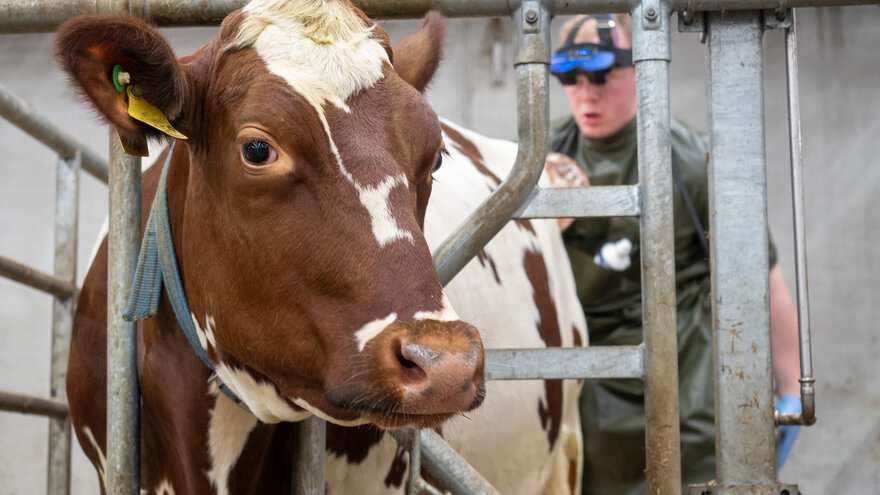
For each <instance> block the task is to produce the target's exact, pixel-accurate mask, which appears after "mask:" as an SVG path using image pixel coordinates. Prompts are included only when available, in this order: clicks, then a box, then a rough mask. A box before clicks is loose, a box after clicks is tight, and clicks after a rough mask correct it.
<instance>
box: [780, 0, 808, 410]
mask: <svg viewBox="0 0 880 495" xmlns="http://www.w3.org/2000/svg"><path fill="white" fill-rule="evenodd" d="M796 25H797V19H795V16H794V9H792V10H791V27H790V28H788V29H786V30H785V55H786V57H785V66H786V78H787V81H788V124H789V129H790V130H789V135H788V138H789V144H790V146H791V197H792V200H793V202H794V209H793V216H794V264H795V285H796V287H797V312H798V336H799V337H800V344H801V345H800V357H801V378H800V382H801V405H802V408H801V417H802V418H803V424H807V425H811V424H813V423H814V422H815V421H816V402H815V390H814V388H813V383H814V382H815V381H816V380H815V379H814V378H813V351H812V344H811V340H810V292H809V288H808V286H807V234H806V228H805V226H804V224H805V223H806V220H805V219H804V210H805V208H804V178H803V167H804V161H803V155H802V153H801V107H800V90H799V88H798V62H797V54H798V48H797V33H796V32H795V26H796Z"/></svg>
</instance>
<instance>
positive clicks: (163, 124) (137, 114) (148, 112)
mask: <svg viewBox="0 0 880 495" xmlns="http://www.w3.org/2000/svg"><path fill="white" fill-rule="evenodd" d="M125 93H126V94H127V95H128V115H130V116H131V118H133V119H135V120H140V121H141V122H143V123H144V124H147V125H149V126H152V127H155V128H156V129H159V130H160V131H162V132H164V133H165V134H168V135H169V136H171V137H175V138H177V139H186V136H184V135H183V134H181V133H180V131H178V130H177V129H175V128H174V127H172V125H171V123H170V122H168V119H167V118H165V114H163V113H162V111H161V110H159V109H158V108H156V107H154V106H153V105H150V104H149V103H148V102H147V100H145V99H143V98H140V97H137V96H135V95H134V94H132V92H131V86H129V87H127V88H125Z"/></svg>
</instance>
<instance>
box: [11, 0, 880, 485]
mask: <svg viewBox="0 0 880 495" xmlns="http://www.w3.org/2000/svg"><path fill="white" fill-rule="evenodd" d="M244 3H245V2H244V0H224V1H214V2H210V3H207V4H206V3H204V2H196V1H181V0H161V1H160V0H128V1H125V0H98V1H95V0H91V1H86V0H76V1H65V2H61V1H54V0H46V1H42V2H39V3H37V4H36V5H35V4H34V2H28V1H24V0H2V2H0V13H2V15H0V33H12V32H38V31H52V30H54V29H55V28H56V27H57V26H58V25H59V24H60V23H61V22H63V21H64V20H66V19H68V18H70V17H73V16H75V15H78V14H85V13H95V12H129V13H132V14H134V15H137V16H139V17H144V18H147V19H149V20H151V21H153V22H155V23H157V24H159V25H162V26H173V25H178V26H179V25H213V24H217V21H218V20H219V19H222V18H223V17H224V16H225V15H226V14H227V13H229V12H230V11H232V10H235V9H236V8H239V7H241V6H242V5H243V4H244ZM354 3H355V4H357V5H358V6H359V7H360V8H362V9H363V10H364V11H365V12H366V13H367V15H369V16H371V17H375V18H417V17H421V16H423V15H424V14H425V13H426V12H428V11H429V10H439V11H440V12H442V13H443V14H444V15H446V16H447V17H479V16H509V17H511V19H512V20H513V26H514V39H515V46H514V65H515V67H516V84H517V99H518V139H519V143H520V151H519V154H518V155H517V160H516V165H515V167H514V169H513V171H512V172H511V173H510V175H509V176H508V177H507V178H506V179H505V181H504V183H503V184H502V186H501V188H500V189H499V190H498V191H496V193H494V194H493V195H492V196H491V197H489V198H488V199H487V200H486V201H485V202H484V204H483V205H482V206H481V208H480V209H479V210H477V211H475V212H473V213H472V214H471V215H470V216H469V217H468V219H467V220H466V221H465V222H464V224H463V225H462V226H461V227H460V228H459V230H458V231H457V232H456V233H455V234H453V236H451V237H450V238H449V239H447V240H446V241H445V242H444V243H443V244H442V245H441V246H440V247H439V248H438V249H437V251H436V252H435V254H434V258H435V262H436V264H437V269H438V273H439V274H440V278H441V281H442V282H443V283H446V282H448V281H449V280H451V279H452V278H453V277H454V276H455V274H456V273H457V272H458V271H459V270H460V269H461V268H462V267H463V266H464V265H465V264H466V263H467V261H468V260H469V259H470V258H471V257H473V256H474V255H475V254H476V253H477V252H478V251H479V250H480V249H481V248H482V247H483V246H484V245H485V244H486V243H487V242H488V241H489V240H490V239H491V238H492V237H493V236H494V235H495V234H496V233H497V232H498V231H499V230H500V229H501V228H502V227H503V225H504V224H505V223H506V222H507V221H508V220H509V219H511V218H552V217H592V216H596V217H599V216H638V217H639V218H640V225H641V238H642V240H643V243H642V250H641V252H642V258H641V263H642V278H643V289H642V290H643V314H644V328H645V335H644V343H643V344H642V345H639V346H631V347H610V348H587V349H565V350H563V349H535V350H487V354H486V377H487V379H495V380H500V379H573V378H640V379H643V380H645V387H646V408H647V411H648V413H647V416H648V418H649V421H648V423H647V431H646V436H647V442H646V445H647V452H646V455H647V466H648V469H647V480H648V485H647V486H648V492H649V493H675V492H677V491H678V490H679V486H680V466H678V464H677V463H675V462H673V463H667V462H664V460H665V459H676V458H678V456H679V446H678V439H679V432H678V400H677V397H678V390H677V376H678V371H677V346H676V338H675V335H676V332H675V321H676V315H675V309H674V308H675V284H674V267H673V261H672V260H673V258H672V249H673V247H672V246H673V244H672V228H671V225H672V199H671V198H672V180H671V177H672V176H671V163H670V162H671V160H670V158H669V157H670V141H669V122H670V112H669V78H668V65H669V62H670V60H671V54H670V47H669V39H670V15H671V14H672V13H673V12H678V14H679V19H680V22H679V26H680V30H683V31H694V32H701V33H703V35H704V36H706V37H707V38H708V50H709V57H708V59H709V113H710V119H709V121H710V143H711V166H710V171H709V172H710V173H709V182H710V193H711V195H710V209H711V210H712V211H713V213H714V214H713V215H712V216H711V222H710V231H711V232H712V239H713V242H712V249H711V253H710V259H711V265H712V268H713V269H712V275H711V277H712V287H713V296H712V303H713V312H714V316H715V318H714V321H715V329H714V334H715V342H714V345H715V353H716V354H715V369H716V373H715V374H716V386H715V388H716V399H717V400H716V438H717V442H716V443H717V447H716V450H717V454H718V458H717V478H716V481H715V483H714V484H712V485H703V486H699V487H696V488H695V489H692V493H699V494H716V493H717V494H740V493H749V494H768V495H769V494H779V493H786V492H788V493H797V489H796V487H795V486H793V485H782V484H779V483H778V482H777V481H776V468H775V463H774V462H772V461H770V462H768V461H767V459H773V458H775V456H774V450H775V442H774V438H773V429H774V426H775V425H776V424H811V423H812V422H813V421H815V414H814V413H815V408H814V401H813V377H812V370H811V360H810V353H809V348H810V335H809V314H808V309H807V290H806V259H805V251H804V249H805V238H804V229H803V210H804V207H803V192H802V185H801V169H800V166H801V164H800V161H801V160H800V131H799V110H798V101H797V84H798V82H797V66H796V54H797V45H796V38H795V34H794V22H793V15H794V14H793V11H792V10H790V9H793V8H795V7H819V6H836V5H857V4H877V3H880V2H878V0H642V1H637V0H568V1H559V2H554V1H552V0H543V1H542V0H521V1H517V0H479V1H477V0H470V1H468V0H377V1H371V0H355V1H354ZM721 11H724V13H723V15H722V14H721ZM599 12H629V13H631V14H632V15H633V61H634V62H635V66H636V78H637V100H638V109H639V111H638V122H637V125H638V155H639V164H638V166H639V177H640V182H639V184H638V185H636V186H617V187H592V188H589V189H586V190H544V189H539V188H537V187H536V183H537V180H538V176H539V175H540V172H541V168H542V165H543V159H544V155H545V154H546V149H547V146H546V139H547V130H548V113H549V112H548V103H547V101H548V100H547V90H546V88H547V80H548V73H549V67H548V64H549V54H550V46H551V44H550V29H549V26H550V18H551V16H552V15H563V14H578V13H599ZM773 27H779V28H784V29H786V51H787V61H788V76H789V77H788V86H789V119H790V124H791V136H790V138H791V157H792V188H793V200H794V216H795V221H794V224H795V261H796V276H797V300H798V316H799V326H800V335H801V338H800V340H801V368H802V373H801V374H802V378H801V396H802V401H803V413H801V414H797V415H791V414H788V415H783V414H778V413H776V414H774V411H773V408H772V404H773V401H772V383H771V372H770V331H769V303H768V300H767V298H768V296H767V294H768V292H769V288H768V281H767V280H768V264H767V256H768V253H767V248H766V246H767V243H766V236H767V234H766V232H767V228H766V227H767V225H766V224H767V202H766V171H765V157H764V127H763V123H764V120H763V86H762V84H763V83H762V70H763V69H762V66H763V58H762V52H761V47H762V34H763V31H764V29H766V28H773ZM0 115H2V116H3V117H4V118H6V119H7V120H10V121H11V122H12V123H14V124H15V125H17V126H19V127H21V128H22V129H23V130H25V131H26V132H28V133H29V134H31V135H33V136H34V137H36V138H37V139H39V140H40V141H42V142H43V143H44V144H46V145H47V146H49V147H50V148H52V149H53V150H55V151H56V152H57V153H58V156H59V162H58V180H57V201H56V217H55V221H56V261H55V274H54V276H53V275H48V274H44V273H40V272H38V271H35V270H33V269H31V268H29V267H27V266H24V265H21V264H19V263H17V262H15V261H13V260H10V259H7V258H4V257H0V275H3V276H6V277H8V278H11V279H13V280H16V281H18V282H21V283H24V284H26V285H29V286H31V287H34V288H37V289H39V290H43V291H45V292H48V293H50V294H52V295H54V296H55V306H54V322H53V350H52V355H53V360H52V378H51V393H52V398H48V399H46V398H40V397H32V396H27V395H22V394H10V393H6V392H0V409H6V410H12V411H18V412H25V413H34V414H41V415H46V416H49V417H51V418H53V419H52V423H51V425H52V426H51V427H50V452H49V458H50V462H49V475H48V492H49V493H50V494H53V495H55V494H65V493H68V492H69V464H70V461H69V455H70V424H69V416H68V412H67V406H66V401H65V399H64V377H65V373H66V363H67V359H66V354H67V347H66V346H67V345H68V344H69V332H70V326H71V322H72V311H73V308H74V307H75V300H76V296H77V291H78V289H77V287H76V285H75V253H76V219H77V204H78V178H77V177H78V174H79V170H80V168H82V169H84V170H86V171H88V172H90V173H92V174H93V175H95V176H96V177H98V178H99V179H102V180H105V181H108V182H109V185H110V239H109V243H110V245H109V248H110V267H109V270H110V275H109V282H108V283H109V286H110V287H109V294H110V296H109V300H108V311H109V312H110V314H113V315H117V316H114V318H108V340H109V342H108V367H109V369H110V371H109V372H108V397H110V400H109V404H108V452H107V462H108V466H107V467H108V469H107V471H108V473H107V484H108V486H107V488H108V493H110V494H113V495H116V494H133V493H138V484H139V482H138V472H139V470H138V462H139V459H138V456H139V454H138V451H139V446H138V442H137V437H136V436H135V435H132V432H133V431H136V430H137V428H138V418H137V404H138V390H137V380H136V379H135V378H134V375H133V373H132V370H133V369H134V352H135V349H134V345H135V342H134V338H133V332H132V331H131V327H129V326H128V325H132V324H131V323H125V322H123V321H122V319H121V317H118V315H120V314H121V313H122V308H123V307H124V304H125V301H126V299H127V293H128V285H129V282H128V281H129V280H130V278H131V274H132V266H133V263H132V261H133V260H134V259H135V258H136V256H137V249H138V248H139V245H140V244H139V236H140V232H139V218H140V212H139V206H138V205H139V203H140V201H139V195H140V192H139V189H140V160H139V159H136V158H132V157H128V156H127V155H124V154H123V153H122V150H121V149H119V147H118V146H117V145H116V143H118V140H116V139H112V138H111V140H110V142H111V153H110V156H111V160H110V163H111V165H110V166H109V167H108V165H107V164H106V163H105V162H103V160H102V159H101V158H99V155H97V154H96V153H94V152H92V151H90V150H88V149H86V148H84V147H83V146H81V145H80V144H79V143H78V142H76V141H75V140H74V139H72V138H71V137H69V136H68V135H67V134H65V133H64V132H63V131H61V130H59V129H58V128H56V127H55V126H54V125H52V124H51V123H50V122H48V121H46V120H45V119H43V118H42V117H40V116H38V115H36V114H34V112H33V111H32V110H31V109H30V108H29V106H28V105H27V103H26V102H23V101H21V100H20V99H18V98H16V97H15V96H14V95H12V94H10V93H9V92H8V91H6V90H5V88H3V87H2V86H0ZM756 185H757V187H756ZM664 308H665V309H664ZM669 308H672V309H669ZM744 308H745V309H744ZM733 338H736V339H739V340H742V341H743V342H746V343H749V342H751V343H754V344H755V346H756V349H757V352H756V353H755V352H752V351H751V349H749V347H750V346H749V345H741V346H739V347H740V348H741V349H742V350H741V351H733V350H732V348H731V346H730V345H729V343H730V341H731V339H733ZM747 350H748V351H747ZM731 370H735V371H736V372H733V371H731ZM740 371H746V376H748V377H749V378H746V379H743V378H742V376H743V374H742V373H739V372H740ZM753 398H757V400H753ZM741 404H750V405H749V407H751V408H752V412H751V414H750V415H749V418H748V419H744V415H743V414H742V413H741V411H739V406H740V405H741ZM303 426H304V428H303V430H302V431H303V432H305V434H304V435H301V438H303V439H304V445H306V446H308V447H309V448H306V449H301V450H302V451H304V452H305V455H304V456H303V457H304V459H301V462H299V463H298V466H297V469H298V472H299V473H300V474H299V475H298V476H297V484H298V486H297V488H296V490H297V493H323V451H324V448H323V446H324V443H323V442H324V440H323V435H322V432H323V423H321V422H320V420H307V421H305V422H304V425H303ZM395 438H397V439H398V441H400V442H401V443H402V444H405V445H408V446H409V447H410V449H411V459H412V465H413V466H418V465H419V462H420V460H421V462H422V463H423V464H424V465H425V467H426V468H428V469H429V470H431V471H432V473H433V474H435V476H437V477H438V478H439V479H441V481H443V482H444V483H445V484H446V486H447V487H449V489H450V490H451V491H452V492H453V493H496V492H495V491H494V489H493V488H492V487H490V486H488V484H486V482H485V481H484V480H482V478H481V477H480V476H479V474H478V473H476V472H474V471H473V470H472V469H471V468H470V467H469V466H467V464H466V463H464V462H463V461H461V460H460V459H459V458H458V457H457V455H456V454H455V453H454V452H452V451H451V449H449V447H448V446H446V445H445V443H443V442H442V440H441V439H439V437H438V436H437V435H436V434H434V433H433V432H432V431H422V432H420V434H418V435H416V434H414V432H411V431H402V430H401V431H398V432H395ZM411 472H412V473H413V474H415V473H417V472H418V469H411ZM411 481H412V482H411V483H410V487H411V490H413V491H415V490H417V489H418V487H420V486H422V485H421V483H420V480H419V479H418V478H417V477H416V478H414V479H412V480H411Z"/></svg>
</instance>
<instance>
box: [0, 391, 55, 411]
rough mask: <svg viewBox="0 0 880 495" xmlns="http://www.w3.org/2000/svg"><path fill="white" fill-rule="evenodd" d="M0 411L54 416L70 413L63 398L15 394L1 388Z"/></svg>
mask: <svg viewBox="0 0 880 495" xmlns="http://www.w3.org/2000/svg"><path fill="white" fill-rule="evenodd" d="M0 411H12V412H18V413H22V414H39V415H41V416H50V417H54V418H65V417H67V415H68V414H70V409H68V407H67V402H65V401H63V400H59V399H49V398H46V397H35V396H32V395H27V394H16V393H12V392H4V391H2V390H0Z"/></svg>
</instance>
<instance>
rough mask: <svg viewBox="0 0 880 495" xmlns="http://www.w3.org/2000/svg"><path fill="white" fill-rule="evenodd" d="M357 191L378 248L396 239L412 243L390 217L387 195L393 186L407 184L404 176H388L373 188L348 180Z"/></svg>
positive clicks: (409, 235)
mask: <svg viewBox="0 0 880 495" xmlns="http://www.w3.org/2000/svg"><path fill="white" fill-rule="evenodd" d="M349 180H350V181H351V182H352V183H353V184H354V187H355V188H356V189H357V192H358V197H359V198H360V200H361V204H362V205H364V208H366V209H367V212H368V213H369V214H370V224H371V225H372V227H373V235H374V236H376V240H377V241H379V246H380V247H385V245H386V244H388V243H389V242H392V241H394V240H397V239H407V240H409V242H410V243H412V244H415V242H414V241H413V236H412V233H411V232H409V231H406V230H402V229H401V228H400V227H398V226H397V220H395V219H394V216H393V215H391V203H390V202H389V201H388V195H389V194H391V189H393V188H394V187H395V186H404V185H406V184H407V179H406V176H404V175H398V176H395V177H391V176H388V177H386V178H385V180H383V181H382V182H380V183H379V184H377V185H375V186H364V185H361V184H358V183H357V182H356V181H355V180H354V178H350V179H349Z"/></svg>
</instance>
